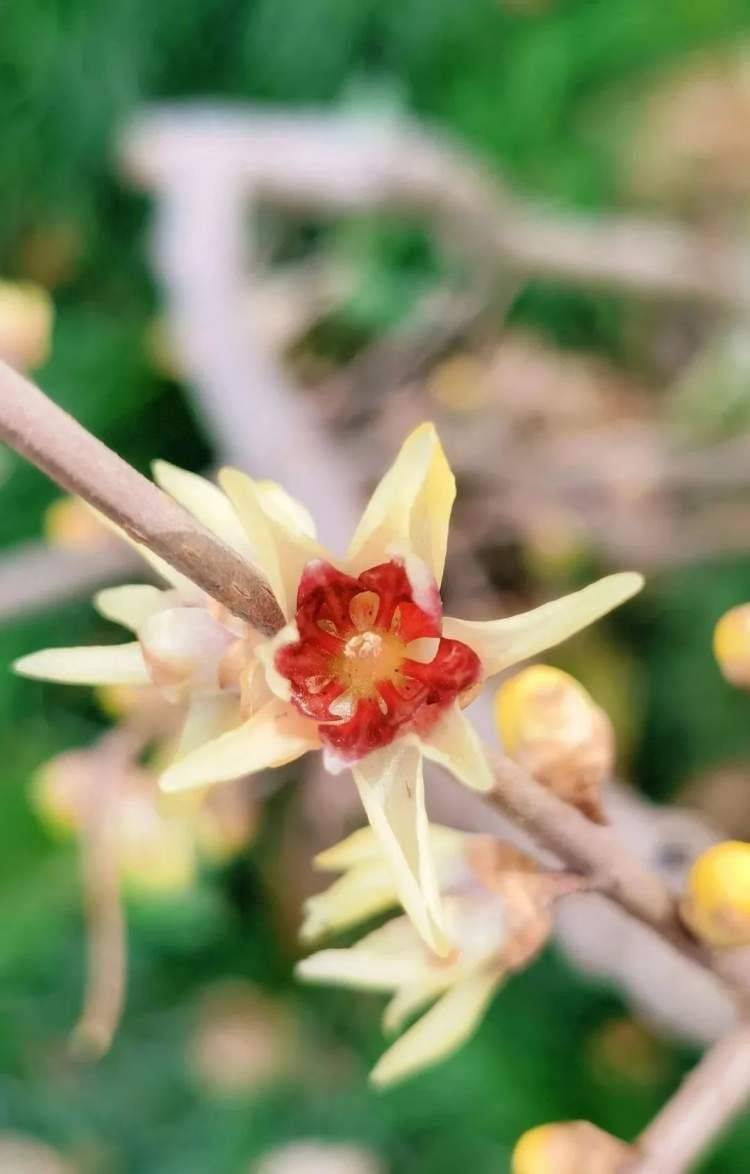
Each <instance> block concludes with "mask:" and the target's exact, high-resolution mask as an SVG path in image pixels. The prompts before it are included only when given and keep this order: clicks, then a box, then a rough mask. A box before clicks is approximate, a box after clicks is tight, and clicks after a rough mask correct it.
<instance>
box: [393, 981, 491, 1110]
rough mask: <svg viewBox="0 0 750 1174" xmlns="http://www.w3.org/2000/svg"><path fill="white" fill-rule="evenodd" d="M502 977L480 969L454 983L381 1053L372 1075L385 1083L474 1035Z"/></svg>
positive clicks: (440, 1057) (434, 1059) (433, 1061)
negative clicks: (461, 980)
mask: <svg viewBox="0 0 750 1174" xmlns="http://www.w3.org/2000/svg"><path fill="white" fill-rule="evenodd" d="M500 981H501V978H500V975H499V974H498V973H497V972H496V971H492V970H486V971H480V972H478V973H477V974H474V975H472V976H471V977H470V978H467V979H465V980H464V981H463V982H461V983H459V984H458V985H457V986H454V987H453V988H452V989H451V990H449V991H448V992H447V993H446V994H444V995H443V997H442V998H441V999H439V1000H438V1002H437V1003H435V1005H434V1007H431V1008H430V1010H429V1011H428V1012H427V1013H426V1014H425V1015H423V1016H422V1018H421V1019H419V1020H417V1022H416V1023H415V1024H414V1025H413V1027H410V1028H409V1030H408V1031H406V1032H405V1033H404V1035H402V1036H401V1038H400V1039H398V1040H396V1043H395V1044H393V1046H392V1047H390V1048H389V1049H388V1051H387V1052H386V1053H385V1054H384V1055H383V1056H381V1058H380V1060H379V1061H378V1063H377V1064H376V1065H375V1067H374V1069H373V1071H372V1073H371V1075H370V1079H371V1080H372V1082H373V1084H376V1085H378V1086H379V1087H381V1088H382V1087H383V1086H384V1085H387V1084H394V1083H395V1082H396V1081H399V1080H404V1079H405V1078H406V1077H407V1076H412V1075H413V1074H414V1073H415V1072H419V1071H420V1070H421V1069H422V1068H428V1067H430V1065H432V1064H436V1063H438V1061H439V1060H443V1059H444V1058H445V1057H446V1056H449V1055H450V1053H451V1052H454V1051H455V1050H456V1049H457V1048H459V1047H460V1046H461V1044H463V1043H465V1042H466V1040H467V1039H468V1038H469V1037H470V1036H471V1035H472V1033H473V1032H474V1030H475V1029H476V1027H477V1026H478V1024H479V1022H480V1020H481V1018H482V1016H483V1015H484V1013H485V1011H486V1010H487V1007H488V1005H489V1003H490V1000H491V999H492V996H493V994H494V993H495V991H496V989H497V987H498V985H499V984H500Z"/></svg>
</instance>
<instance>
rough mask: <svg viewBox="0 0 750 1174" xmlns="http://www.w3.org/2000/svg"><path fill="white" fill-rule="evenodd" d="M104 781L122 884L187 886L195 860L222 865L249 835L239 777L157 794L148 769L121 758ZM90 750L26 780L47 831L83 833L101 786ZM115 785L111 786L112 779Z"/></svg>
mask: <svg viewBox="0 0 750 1174" xmlns="http://www.w3.org/2000/svg"><path fill="white" fill-rule="evenodd" d="M115 769H116V770H117V775H116V778H115V779H112V778H110V779H109V784H110V787H111V798H110V804H111V808H112V817H113V839H112V850H113V851H114V853H115V854H116V857H117V862H118V868H119V873H120V877H121V880H122V883H123V885H124V887H125V889H126V890H127V891H128V892H129V893H131V894H133V895H139V896H174V895H176V894H179V893H182V892H185V891H186V890H188V889H189V888H191V886H192V885H193V884H194V882H195V880H196V877H197V874H198V869H199V866H200V864H201V863H202V862H204V861H205V862H206V863H209V864H217V863H223V862H225V861H226V860H228V859H231V858H232V857H233V856H235V855H236V854H237V853H238V852H239V851H240V850H241V849H242V848H244V847H245V846H246V845H247V844H248V842H249V841H250V840H251V839H252V837H253V834H254V831H255V827H256V823H257V811H256V806H255V803H254V802H253V799H252V796H251V795H249V794H248V792H247V791H246V789H245V788H244V786H243V784H242V783H241V782H236V783H234V784H233V785H232V786H231V787H225V788H223V789H222V790H221V791H210V792H207V793H199V792H193V793H191V794H188V795H174V796H165V795H163V794H161V793H160V791H159V788H158V783H157V778H156V776H155V774H153V773H152V771H151V770H148V769H146V768H145V767H141V766H138V765H137V764H136V763H135V762H124V763H122V764H121V765H119V766H118V767H117V768H115ZM101 781H102V780H101V768H100V767H99V766H98V764H97V762H96V752H95V751H94V752H92V751H87V750H80V751H68V752H66V753H64V754H60V755H58V756H57V757H55V758H53V759H50V760H49V761H48V762H46V763H44V765H43V766H42V767H40V769H39V770H38V771H37V773H36V774H35V776H34V778H33V780H32V802H33V805H34V807H35V809H36V811H37V814H38V815H39V817H40V819H41V820H42V822H43V823H44V824H45V826H46V827H47V828H48V829H49V830H50V832H52V833H53V834H54V835H59V836H62V837H67V836H70V835H72V836H75V837H80V836H82V835H83V834H84V832H85V828H86V823H87V816H88V812H89V810H90V808H91V801H92V791H94V792H95V791H96V790H97V788H99V787H100V785H101ZM113 782H114V783H115V786H114V787H112V783H113Z"/></svg>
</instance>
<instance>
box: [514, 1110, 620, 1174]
mask: <svg viewBox="0 0 750 1174" xmlns="http://www.w3.org/2000/svg"><path fill="white" fill-rule="evenodd" d="M634 1157H635V1152H634V1150H633V1149H632V1147H631V1146H628V1145H625V1143H624V1142H623V1141H620V1140H619V1138H616V1137H612V1135H611V1134H610V1133H605V1132H604V1131H603V1130H602V1129H597V1128H596V1126H595V1125H591V1124H590V1122H588V1121H561V1122H554V1123H551V1124H549V1125H537V1127H536V1128H535V1129H529V1130H527V1132H526V1133H524V1134H523V1135H522V1136H521V1138H520V1139H519V1140H518V1142H517V1143H516V1148H515V1149H514V1150H513V1160H512V1167H511V1169H512V1174H617V1172H618V1171H619V1170H621V1169H622V1166H623V1163H624V1162H626V1161H628V1160H630V1161H632V1160H633V1159H634Z"/></svg>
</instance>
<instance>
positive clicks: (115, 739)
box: [70, 727, 144, 1061]
mask: <svg viewBox="0 0 750 1174" xmlns="http://www.w3.org/2000/svg"><path fill="white" fill-rule="evenodd" d="M143 741H144V739H143V738H142V737H141V736H140V735H139V734H136V733H135V732H134V731H131V730H130V729H128V728H127V727H122V728H115V729H114V730H112V731H111V732H110V733H108V734H105V735H104V737H103V738H102V739H101V740H100V741H99V743H98V745H97V746H96V747H95V749H94V750H92V751H91V753H90V755H89V758H88V763H87V776H88V778H89V785H88V787H87V794H86V819H85V823H84V826H83V829H82V837H81V873H82V884H83V892H84V907H85V910H86V988H85V991H84V996H83V1006H82V1009H81V1014H80V1016H79V1018H78V1022H77V1024H76V1026H75V1028H74V1030H73V1032H72V1034H71V1038H70V1047H71V1053H72V1055H73V1056H74V1057H75V1058H76V1059H80V1060H84V1061H89V1060H98V1059H99V1058H100V1057H101V1056H102V1055H104V1053H105V1052H106V1051H107V1050H108V1049H109V1046H110V1044H111V1043H112V1039H113V1036H114V1034H115V1031H116V1030H117V1025H118V1024H119V1022H120V1016H121V1015H122V1008H123V1003H124V1000H125V975H126V969H127V961H126V954H127V947H126V933H127V931H126V927H125V914H124V911H123V907H122V894H121V890H120V861H119V859H118V854H117V851H116V844H115V830H116V828H115V818H116V810H115V807H116V802H117V798H118V791H119V784H120V780H121V777H122V772H123V769H124V768H125V767H126V766H127V764H128V763H129V762H130V761H131V760H132V759H133V758H135V756H136V755H137V754H138V753H139V750H140V749H141V747H142V744H143Z"/></svg>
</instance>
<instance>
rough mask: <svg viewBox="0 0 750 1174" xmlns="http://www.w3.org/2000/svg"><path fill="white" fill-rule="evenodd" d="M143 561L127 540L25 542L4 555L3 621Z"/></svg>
mask: <svg viewBox="0 0 750 1174" xmlns="http://www.w3.org/2000/svg"><path fill="white" fill-rule="evenodd" d="M1 412H2V409H0V413H1ZM139 565H140V560H139V558H138V556H137V555H136V553H135V551H133V550H131V549H130V548H129V547H127V546H126V545H125V543H124V542H123V543H113V544H112V547H111V548H110V547H107V548H106V550H95V551H83V550H76V551H71V550H57V549H51V548H50V547H49V546H47V545H46V544H45V543H43V542H24V543H21V544H19V545H18V546H15V547H13V548H12V549H11V550H9V551H8V552H7V554H3V557H2V559H0V622H2V621H5V620H8V619H10V618H11V617H14V616H17V615H20V614H22V613H24V612H29V611H33V610H34V609H35V608H44V607H51V606H52V605H53V604H57V603H61V602H63V601H64V600H69V599H74V598H76V596H80V595H83V594H86V593H88V594H91V592H92V591H93V590H94V588H96V587H102V586H103V585H104V584H105V583H111V582H114V581H115V580H116V579H121V578H123V577H124V576H125V575H130V574H132V573H133V571H134V570H136V569H137V568H138V567H139Z"/></svg>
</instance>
